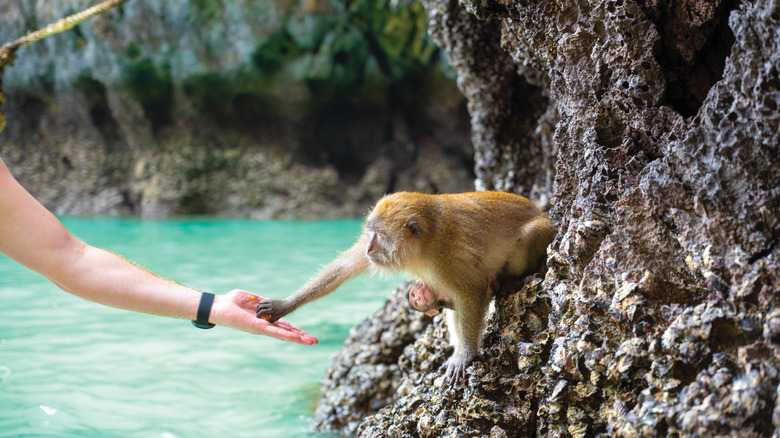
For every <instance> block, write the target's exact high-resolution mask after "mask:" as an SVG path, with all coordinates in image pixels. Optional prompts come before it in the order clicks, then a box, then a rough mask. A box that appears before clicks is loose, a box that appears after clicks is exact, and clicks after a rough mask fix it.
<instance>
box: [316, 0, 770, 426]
mask: <svg viewBox="0 0 780 438" xmlns="http://www.w3.org/2000/svg"><path fill="white" fill-rule="evenodd" d="M425 5H426V8H427V10H428V12H429V24H430V27H429V29H430V31H431V33H432V35H433V36H434V38H435V40H436V41H437V43H438V44H440V45H441V46H442V47H443V48H444V49H445V50H446V52H447V54H448V56H449V57H450V62H451V64H452V65H453V66H454V67H455V69H456V70H457V71H458V75H459V76H458V85H459V87H460V88H461V90H462V91H463V93H464V95H466V96H467V98H468V99H469V111H470V114H471V123H472V139H473V141H474V146H475V157H476V169H477V174H478V178H479V182H478V185H479V186H481V187H485V188H494V187H495V188H502V189H507V190H516V191H521V190H528V188H529V187H536V188H537V190H538V191H539V192H544V191H545V190H551V198H550V199H551V204H552V208H551V210H550V215H551V217H552V218H553V219H554V221H555V223H556V226H557V227H558V228H559V231H560V232H559V235H558V237H557V238H556V240H555V241H554V242H553V244H552V245H551V247H550V252H549V257H548V268H549V269H548V272H547V274H546V277H545V278H544V281H541V279H539V278H536V279H534V278H531V279H527V280H526V281H525V282H524V283H523V284H518V285H504V288H503V291H502V294H500V295H499V298H498V299H497V308H498V310H497V312H496V313H495V314H494V315H493V316H491V320H490V325H489V326H488V329H487V331H486V333H485V345H484V350H483V352H482V354H481V356H480V357H479V358H478V359H477V360H476V361H475V363H474V364H473V366H472V367H470V368H469V372H470V378H469V379H468V381H467V382H465V383H464V384H463V385H460V386H457V387H455V388H441V387H439V386H438V385H436V379H437V378H438V377H440V376H441V369H440V368H439V365H440V364H441V363H443V361H444V360H445V359H446V356H447V348H446V340H445V339H446V338H445V337H444V330H443V329H442V322H441V321H439V320H438V318H437V319H434V322H433V324H432V325H431V326H430V327H429V328H427V329H425V330H424V331H423V332H422V335H421V336H420V337H419V338H416V339H415V340H414V342H411V339H410V342H409V344H407V346H406V348H405V349H404V354H403V355H402V356H401V357H399V358H398V361H397V364H398V369H399V370H400V374H401V375H400V378H399V379H398V380H397V383H395V385H397V388H398V390H397V391H396V393H395V397H394V399H393V401H392V402H391V403H388V404H387V405H386V406H384V407H382V408H381V409H377V410H376V413H374V414H373V415H367V416H365V417H364V419H363V421H362V423H360V424H359V425H358V426H356V427H355V426H354V424H355V420H354V418H353V417H350V422H349V423H341V422H339V421H338V420H336V418H337V417H336V416H335V415H333V416H331V417H328V418H324V419H322V418H317V419H315V425H317V427H318V428H319V430H328V429H329V428H330V430H338V431H340V432H341V433H345V434H349V435H358V436H362V437H380V436H388V435H389V436H396V437H437V436H447V437H463V436H474V437H476V436H491V437H509V436H534V435H544V436H556V437H557V436H575V437H583V436H598V435H601V436H627V437H634V436H647V437H655V436H740V437H742V436H745V437H750V436H755V437H759V436H777V435H778V434H779V433H780V397H778V391H780V335H778V333H780V322H779V321H780V316H779V315H780V260H779V258H780V248H779V247H780V245H778V241H779V240H780V219H779V218H778V216H779V215H780V111H778V104H779V103H780V76H779V74H778V72H779V71H780V38H778V34H779V31H780V1H777V0H771V1H764V2H739V3H738V2H732V1H697V0H687V1H680V2H655V1H644V0H642V1H629V0H611V1H607V2H585V1H572V2H549V1H534V0H530V1H525V0H523V1H518V2H504V1H494V0H461V1H459V2H455V1H440V0H429V1H426V2H425ZM477 17H479V18H477ZM515 75H516V76H515ZM529 103H532V105H528V104H529ZM529 107H531V108H533V110H532V111H528V110H527V108H529ZM517 127H523V129H521V130H519V132H518V133H512V129H514V128H517ZM531 128H533V129H531ZM526 148H528V150H540V151H542V152H541V153H530V152H528V150H527V149H526ZM526 153H528V156H530V157H531V158H528V159H526V158H522V157H525V155H524V154H526ZM553 156H554V157H555V161H554V163H555V164H554V166H555V181H554V184H553V185H550V184H549V183H547V182H546V181H547V176H548V175H549V168H548V167H546V163H548V162H549V160H550V157H553ZM539 199H542V197H539ZM389 323H390V321H389V320H386V319H375V320H373V321H372V324H374V325H379V326H380V327H383V326H384V324H389ZM356 341H357V340H354V339H353V340H352V341H351V342H356ZM363 342H364V343H366V344H367V345H371V346H372V348H375V349H382V348H383V347H382V345H383V344H382V342H381V341H378V340H376V339H373V338H364V339H363ZM352 348H354V347H352ZM365 348H368V347H365ZM383 366H387V365H386V364H384V365H383ZM337 372H338V373H339V376H347V377H343V378H342V385H344V386H343V387H345V388H348V387H349V385H351V382H352V381H353V379H364V378H365V376H367V375H369V373H367V372H366V371H365V370H363V371H362V372H361V373H359V376H355V375H350V374H349V372H348V371H344V370H339V371H337ZM387 377H388V376H382V377H380V379H384V378H387ZM393 377H395V376H393ZM330 378H331V377H329V379H330ZM380 382H381V383H382V384H386V382H385V381H384V380H377V381H375V384H374V385H370V384H367V383H365V382H364V381H363V382H362V387H364V388H373V387H375V386H377V385H379V384H380ZM328 387H329V388H332V387H333V382H332V381H331V380H329V386H328ZM369 393H370V392H369ZM365 396H366V395H358V394H355V393H352V394H349V395H348V397H347V398H352V399H354V398H356V397H365ZM326 401H327V399H326ZM319 412H328V410H327V408H322V407H321V408H320V411H319ZM342 415H344V414H343V413H342ZM361 415H362V412H361Z"/></svg>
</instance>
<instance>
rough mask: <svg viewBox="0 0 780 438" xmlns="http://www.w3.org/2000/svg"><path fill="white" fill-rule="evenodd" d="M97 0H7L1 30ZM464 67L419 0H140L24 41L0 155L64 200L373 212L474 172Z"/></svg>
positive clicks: (109, 207) (59, 203) (67, 203)
mask: <svg viewBox="0 0 780 438" xmlns="http://www.w3.org/2000/svg"><path fill="white" fill-rule="evenodd" d="M90 4H91V2H90V1H87V0H65V1H57V2H45V1H40V2H23V1H9V2H3V3H2V4H1V5H0V21H1V22H2V23H3V24H2V26H0V41H1V42H9V41H12V40H15V39H16V38H18V37H20V36H22V35H24V34H25V33H26V32H28V31H31V30H35V29H38V28H39V27H43V26H44V25H46V24H48V23H50V22H54V21H56V20H57V19H59V18H62V17H65V16H67V15H70V14H73V13H75V12H78V11H81V10H83V9H85V8H86V7H88V6H89V5H90ZM454 78H455V75H454V72H453V70H452V69H451V68H450V67H449V66H448V65H447V62H446V59H445V57H444V55H443V53H442V52H441V50H440V49H438V48H437V47H436V45H435V44H433V42H432V41H431V39H430V38H429V37H428V36H427V34H426V28H425V11H424V10H423V8H422V6H421V5H420V4H419V3H410V2H409V1H408V0H402V1H400V2H399V1H393V2H390V1H386V0H380V1H374V0H370V1H369V0H358V1H340V0H335V1H330V0H306V1H303V2H297V1H295V2H294V1H288V0H268V1H262V2H258V1H249V0H243V1H233V2H223V1H219V0H192V1H186V2H164V1H157V0H133V1H131V2H128V3H126V4H124V5H122V6H121V7H119V8H118V9H116V10H113V11H110V12H108V13H105V14H102V15H99V16H97V17H95V18H93V19H91V20H89V21H88V22H86V23H82V24H81V25H79V26H77V27H76V28H74V29H73V30H71V31H68V32H64V33H61V34H58V35H54V36H52V37H49V38H46V39H44V40H42V41H40V42H37V43H35V44H32V45H30V46H27V47H24V48H22V49H20V50H19V52H18V53H17V59H16V62H15V65H14V66H13V67H10V68H7V69H6V71H5V74H4V75H3V78H2V86H3V91H4V93H5V94H6V97H7V102H6V103H5V105H3V106H2V111H3V113H4V114H5V116H6V118H7V128H6V129H5V131H3V132H2V133H0V156H2V157H3V160H4V161H5V162H6V164H8V166H9V167H10V169H11V171H12V172H13V173H14V174H15V175H16V176H17V178H18V179H19V180H20V182H21V183H22V184H23V185H24V186H25V187H26V188H27V189H28V190H29V191H30V192H32V193H33V194H34V195H35V196H36V197H37V198H38V199H39V200H41V201H42V202H43V203H44V205H46V206H47V207H49V208H50V209H52V210H53V211H55V212H57V213H70V214H120V215H126V214H131V215H140V216H143V217H165V216H170V215H182V214H219V215H226V216H239V217H242V216H243V217H254V218H279V217H283V218H300V217H304V218H313V217H343V216H361V215H363V214H364V213H365V211H366V210H367V208H368V207H369V206H370V205H372V204H373V202H374V201H375V200H376V199H377V198H378V197H379V196H381V195H383V194H385V193H387V192H390V191H397V190H403V189H407V190H418V191H425V192H433V191H442V192H445V191H462V190H468V189H471V188H473V181H474V173H473V172H474V171H473V166H474V164H473V148H472V146H471V142H470V138H469V124H468V115H467V112H466V104H465V99H464V98H463V96H462V95H461V94H460V93H459V92H458V90H457V88H456V86H455V79H454Z"/></svg>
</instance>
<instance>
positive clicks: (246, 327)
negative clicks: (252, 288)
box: [209, 289, 318, 345]
mask: <svg viewBox="0 0 780 438" xmlns="http://www.w3.org/2000/svg"><path fill="white" fill-rule="evenodd" d="M262 299H264V298H263V297H260V296H258V295H255V294H253V293H250V292H247V291H245V290H241V289H234V290H232V291H230V292H228V293H227V294H225V295H216V296H215V297H214V304H213V305H212V306H211V314H210V316H209V322H211V323H213V324H217V325H222V326H225V327H231V328H234V329H237V330H242V331H245V332H248V333H252V334H255V335H265V336H270V337H272V338H276V339H279V340H281V341H289V342H296V343H298V344H303V345H314V344H316V343H317V342H318V341H317V338H315V337H314V336H312V335H310V334H308V333H306V332H305V331H303V330H301V329H299V328H298V327H296V326H294V325H292V324H290V323H289V322H287V321H284V320H281V319H280V320H278V321H276V322H274V323H270V322H268V321H266V320H264V319H261V318H258V317H257V315H256V308H257V303H258V302H260V300H262Z"/></svg>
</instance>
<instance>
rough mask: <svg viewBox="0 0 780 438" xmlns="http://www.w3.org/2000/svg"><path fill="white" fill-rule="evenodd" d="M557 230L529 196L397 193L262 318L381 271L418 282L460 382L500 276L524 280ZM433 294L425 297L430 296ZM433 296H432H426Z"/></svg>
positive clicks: (449, 379)
mask: <svg viewBox="0 0 780 438" xmlns="http://www.w3.org/2000/svg"><path fill="white" fill-rule="evenodd" d="M555 234H556V230H555V228H554V227H553V225H552V223H551V222H550V220H549V219H547V218H546V217H545V216H544V215H543V214H542V212H541V211H540V210H539V208H537V207H536V206H535V205H534V204H533V203H532V202H531V201H529V200H528V199H526V198H524V197H522V196H518V195H513V194H510V193H501V192H473V193H461V194H449V195H425V194H421V193H406V192H402V193H395V194H392V195H387V196H385V197H384V198H382V199H381V200H379V202H378V203H377V204H376V206H375V207H374V209H373V210H372V211H371V213H370V214H369V215H368V218H366V222H365V224H364V228H363V233H362V235H361V236H360V238H359V239H358V241H357V242H356V243H355V244H354V245H353V246H352V247H351V248H350V249H348V250H347V251H345V252H344V253H342V254H341V255H340V256H339V257H338V258H337V259H336V260H334V261H333V262H331V263H330V264H329V265H327V266H326V267H324V268H323V269H322V270H321V271H320V272H319V273H318V274H317V275H316V276H314V277H313V278H312V279H311V280H309V282H308V283H306V284H305V285H304V286H303V287H302V288H301V289H300V290H298V292H296V293H295V294H293V295H292V296H290V297H288V298H287V299H284V300H263V301H261V302H260V303H259V304H258V305H257V316H258V317H261V316H263V315H271V318H272V321H276V320H277V319H279V318H282V317H284V316H285V315H287V314H289V313H290V312H293V311H294V310H296V309H297V308H298V307H300V306H302V305H304V304H306V303H309V302H311V301H314V300H316V299H318V298H322V297H323V296H325V295H327V294H329V293H331V292H333V290H335V289H336V288H338V287H339V286H340V285H341V284H342V283H344V282H345V281H346V280H349V279H350V278H352V277H354V276H356V275H358V274H362V273H366V272H376V271H378V270H382V269H385V270H389V271H395V272H397V271H405V272H407V273H409V274H412V275H414V276H415V277H417V278H419V279H420V281H418V282H417V283H416V284H415V286H414V287H413V288H412V291H416V293H418V294H419V297H420V298H419V299H416V302H417V305H415V301H413V300H412V294H411V292H410V303H411V304H412V306H413V307H415V308H416V309H417V310H421V311H423V312H430V313H433V309H435V310H438V309H439V308H441V307H446V308H447V326H448V329H449V332H450V343H451V344H452V345H453V346H454V347H455V351H454V353H453V355H452V357H450V360H449V362H448V365H447V372H446V374H445V382H446V383H448V384H452V383H455V382H458V381H459V380H461V379H462V378H463V377H464V376H465V374H466V368H467V367H468V365H469V364H470V363H471V361H472V360H473V358H474V356H475V355H476V354H477V353H478V352H479V348H480V346H481V344H482V332H483V330H484V326H485V319H486V316H487V312H488V308H489V305H490V300H491V299H492V297H493V290H492V287H491V284H492V283H493V282H494V281H495V280H496V278H497V277H498V276H504V275H513V276H514V275H524V274H528V273H531V272H534V271H536V270H537V269H538V268H539V266H540V265H541V263H542V262H543V261H544V259H545V257H546V253H547V245H549V244H550V242H551V241H552V240H553V238H554V237H555ZM426 294H427V295H426ZM426 297H427V298H426Z"/></svg>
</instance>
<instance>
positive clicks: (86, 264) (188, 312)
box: [41, 242, 200, 319]
mask: <svg viewBox="0 0 780 438" xmlns="http://www.w3.org/2000/svg"><path fill="white" fill-rule="evenodd" d="M79 244H80V247H79V248H77V249H75V250H74V249H66V250H64V251H63V256H64V257H63V258H61V259H59V260H61V263H60V264H59V265H58V266H54V267H52V269H50V271H49V272H41V273H42V274H43V275H45V276H46V277H48V278H49V279H50V280H51V281H53V282H54V283H55V284H57V285H58V286H59V287H60V288H62V289H63V290H65V291H67V292H70V293H72V294H74V295H78V296H80V297H82V298H85V299H87V300H90V301H95V302H97V303H101V304H105V305H107V306H112V307H118V308H121V309H127V310H134V311H138V312H144V313H151V314H155V315H162V316H171V317H176V318H188V319H194V318H195V315H196V313H197V309H198V303H199V301H200V293H199V292H198V291H196V290H194V289H191V288H189V287H186V286H183V285H181V284H178V283H176V282H173V281H170V280H167V279H164V278H161V277H159V276H156V275H154V274H152V273H151V272H149V271H147V270H145V269H143V268H141V267H139V266H137V265H135V264H133V263H132V262H130V261H128V260H126V259H124V258H122V257H120V256H118V255H116V254H114V253H112V252H109V251H106V250H103V249H100V248H95V247H93V246H89V245H86V244H83V243H81V242H77V243H74V245H79Z"/></svg>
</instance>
